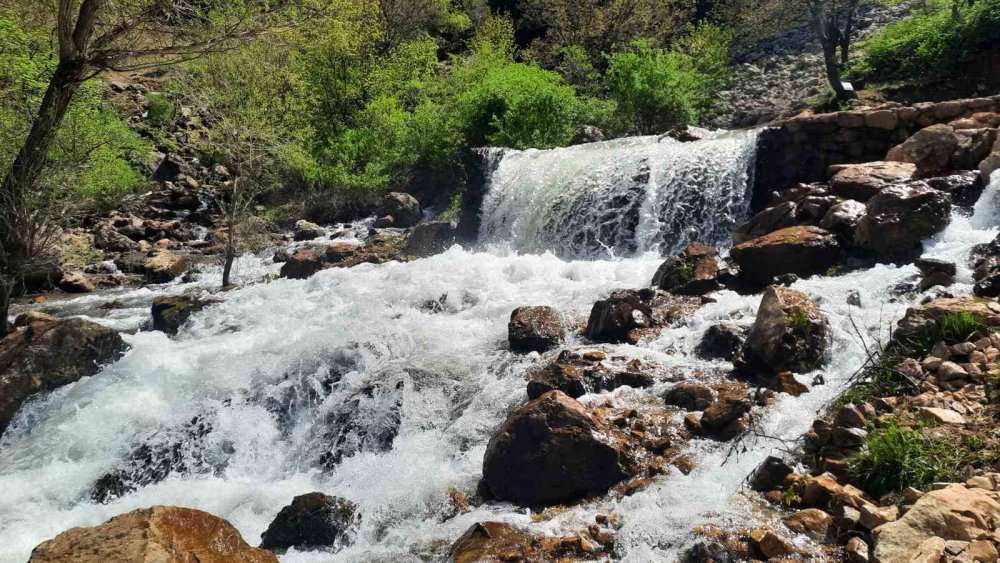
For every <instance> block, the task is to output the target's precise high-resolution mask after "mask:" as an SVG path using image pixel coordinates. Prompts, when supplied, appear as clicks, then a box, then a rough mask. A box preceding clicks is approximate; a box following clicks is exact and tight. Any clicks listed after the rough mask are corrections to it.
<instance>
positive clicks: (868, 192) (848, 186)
mask: <svg viewBox="0 0 1000 563" xmlns="http://www.w3.org/2000/svg"><path fill="white" fill-rule="evenodd" d="M830 172H831V173H832V176H831V178H830V185H831V187H833V191H834V193H836V194H837V195H839V196H840V197H842V198H844V199H853V200H857V201H861V202H864V201H868V200H869V199H871V197H872V196H874V195H875V194H877V193H879V192H880V191H882V189H883V188H887V187H889V186H892V185H896V184H903V183H906V182H909V181H910V180H913V179H914V177H915V176H916V173H917V165H916V164H913V163H910V162H885V161H879V162H868V163H865V164H842V165H837V166H834V167H831V170H830Z"/></svg>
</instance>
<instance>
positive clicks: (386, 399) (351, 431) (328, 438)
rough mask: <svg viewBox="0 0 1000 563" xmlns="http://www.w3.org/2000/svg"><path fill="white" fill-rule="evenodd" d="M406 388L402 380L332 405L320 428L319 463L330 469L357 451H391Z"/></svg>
mask: <svg viewBox="0 0 1000 563" xmlns="http://www.w3.org/2000/svg"><path fill="white" fill-rule="evenodd" d="M404 388H405V385H404V382H403V381H399V382H397V383H396V384H395V385H392V384H389V383H386V384H378V385H369V386H366V387H364V388H362V389H360V390H359V391H358V392H357V393H355V394H354V395H353V396H352V397H350V398H349V399H347V400H344V401H340V402H338V403H336V404H334V405H330V406H329V410H328V411H327V412H325V413H324V415H323V424H322V425H320V428H321V432H320V435H319V438H318V443H319V446H320V451H321V452H322V453H321V454H320V455H319V459H318V462H319V464H320V465H321V466H322V467H325V468H327V469H330V468H333V467H336V466H337V465H338V464H339V463H340V462H341V461H343V459H344V458H345V457H350V456H352V455H354V454H356V453H358V452H386V451H389V450H390V449H392V444H393V442H394V441H395V439H396V436H397V435H398V434H399V426H400V424H401V422H402V418H401V411H402V408H403V391H404ZM299 400H300V401H302V399H299ZM314 400H315V399H314ZM306 404H309V405H310V407H311V404H310V403H308V402H307V403H306ZM299 405H300V406H301V405H302V403H301V402H300V403H299ZM287 411H288V409H283V410H282V412H287Z"/></svg>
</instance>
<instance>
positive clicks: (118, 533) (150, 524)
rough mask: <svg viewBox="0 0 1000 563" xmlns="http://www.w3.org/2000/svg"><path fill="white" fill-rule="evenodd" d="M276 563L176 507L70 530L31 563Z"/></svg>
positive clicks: (222, 527) (217, 523)
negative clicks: (154, 562)
mask: <svg viewBox="0 0 1000 563" xmlns="http://www.w3.org/2000/svg"><path fill="white" fill-rule="evenodd" d="M118 561H120V562H126V561H129V562H132V561H135V562H138V561H145V562H152V561H157V562H163V563H192V562H195V561H197V562H199V563H233V562H236V561H239V562H241V563H277V561H278V558H277V557H275V556H274V554H273V553H271V552H270V551H266V550H263V549H258V548H255V547H250V546H249V545H247V543H246V542H245V541H243V538H242V537H240V533H239V532H238V531H237V530H236V528H234V527H233V526H232V524H230V523H229V522H226V521H225V520H223V519H222V518H219V517H217V516H213V515H211V514H209V513H207V512H202V511H200V510H194V509H191V508H179V507H176V506H154V507H152V508H144V509H140V510H135V511H133V512H129V513H127V514H121V515H119V516H115V517H114V518H112V519H110V520H108V521H107V522H105V523H103V524H101V525H99V526H94V527H92V528H72V529H69V530H66V531H65V532H63V533H61V534H59V535H58V536H56V537H55V538H53V539H51V540H49V541H46V542H43V543H41V544H39V545H38V547H36V548H35V549H34V550H33V551H32V552H31V559H29V563H109V562H118Z"/></svg>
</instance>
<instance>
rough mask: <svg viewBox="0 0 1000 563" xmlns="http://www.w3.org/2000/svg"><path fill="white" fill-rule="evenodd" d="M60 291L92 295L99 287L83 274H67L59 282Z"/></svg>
mask: <svg viewBox="0 0 1000 563" xmlns="http://www.w3.org/2000/svg"><path fill="white" fill-rule="evenodd" d="M59 289H61V290H63V291H65V292H66V293H91V292H92V291H94V290H95V289H97V287H96V286H94V283H93V282H92V281H90V279H89V278H88V277H87V275H86V274H84V273H83V272H66V273H64V274H63V275H62V279H61V280H59Z"/></svg>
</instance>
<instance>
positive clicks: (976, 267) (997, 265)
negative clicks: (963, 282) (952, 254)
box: [969, 236, 1000, 297]
mask: <svg viewBox="0 0 1000 563" xmlns="http://www.w3.org/2000/svg"><path fill="white" fill-rule="evenodd" d="M969 262H970V265H971V266H972V279H973V281H974V282H975V285H974V286H973V290H972V291H973V293H975V294H976V295H977V296H980V297H997V296H998V295H1000V236H998V237H997V238H995V239H993V240H992V241H990V242H987V243H983V244H977V245H975V246H974V247H972V250H971V251H970V252H969Z"/></svg>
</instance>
